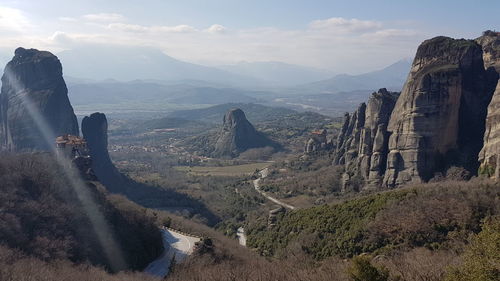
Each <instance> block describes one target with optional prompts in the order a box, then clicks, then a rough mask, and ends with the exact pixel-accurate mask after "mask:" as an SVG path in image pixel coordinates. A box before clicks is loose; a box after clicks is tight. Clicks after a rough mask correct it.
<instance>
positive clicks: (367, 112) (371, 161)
mask: <svg viewBox="0 0 500 281" xmlns="http://www.w3.org/2000/svg"><path fill="white" fill-rule="evenodd" d="M398 94H399V93H396V92H389V91H387V90H386V89H380V90H379V91H378V92H376V93H373V94H372V95H371V97H370V99H369V100H368V103H367V104H364V103H363V104H361V105H360V106H359V107H358V109H357V110H356V111H355V112H354V113H353V114H352V115H349V114H348V113H346V115H345V116H344V124H343V126H342V129H341V132H340V134H339V136H338V139H337V148H336V151H335V153H334V161H333V164H334V165H344V166H345V170H346V172H345V174H344V176H343V182H344V189H349V187H351V188H356V187H354V186H353V181H355V180H356V179H357V180H358V181H360V180H361V181H363V183H369V186H374V185H375V186H377V185H380V183H381V181H382V178H383V174H384V172H385V162H386V155H387V143H388V138H389V136H388V133H387V124H388V122H389V117H390V116H391V112H392V110H393V108H394V105H395V103H396V99H397V97H398Z"/></svg>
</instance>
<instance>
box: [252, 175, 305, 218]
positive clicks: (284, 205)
mask: <svg viewBox="0 0 500 281" xmlns="http://www.w3.org/2000/svg"><path fill="white" fill-rule="evenodd" d="M259 174H260V178H258V179H255V180H253V186H254V188H255V190H257V192H259V193H260V194H261V195H262V196H264V197H266V198H267V199H268V200H270V201H272V202H274V203H276V204H278V205H281V206H283V207H285V208H287V209H290V210H295V207H294V206H292V205H290V204H287V203H285V202H282V201H280V200H278V199H276V198H274V197H271V196H269V195H267V193H265V192H264V191H262V190H260V186H259V183H260V181H261V180H262V179H263V178H266V177H267V175H268V174H269V168H265V169H262V170H261V171H260V172H259Z"/></svg>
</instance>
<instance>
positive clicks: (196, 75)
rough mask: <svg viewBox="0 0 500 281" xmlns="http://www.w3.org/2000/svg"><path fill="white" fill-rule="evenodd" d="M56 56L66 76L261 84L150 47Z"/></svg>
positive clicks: (69, 52) (80, 50) (68, 52)
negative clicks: (175, 57) (185, 60)
mask: <svg viewBox="0 0 500 281" xmlns="http://www.w3.org/2000/svg"><path fill="white" fill-rule="evenodd" d="M57 56H58V57H59V59H60V60H61V62H62V64H63V69H64V74H65V75H68V76H72V77H79V78H86V79H93V80H105V79H116V80H120V81H132V80H137V79H156V80H161V81H178V80H185V79H189V80H204V81H209V82H217V83H222V84H224V85H239V86H242V85H245V86H249V85H252V84H255V83H258V81H257V80H256V79H253V78H250V77H244V76H240V75H237V74H233V73H230V72H227V71H224V70H221V69H217V68H213V67H208V66H202V65H197V64H192V63H187V62H184V61H180V60H177V59H174V58H172V57H170V56H168V55H166V54H165V53H163V52H162V51H160V50H158V49H154V48H148V47H125V46H120V47H118V46H97V45H94V46H86V47H81V48H75V49H72V50H66V51H62V52H60V53H58V54H57Z"/></svg>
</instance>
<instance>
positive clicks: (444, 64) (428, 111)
mask: <svg viewBox="0 0 500 281" xmlns="http://www.w3.org/2000/svg"><path fill="white" fill-rule="evenodd" d="M497 76H498V75H496V76H495V77H493V76H492V75H491V73H490V72H487V71H486V70H485V69H484V64H483V52H482V48H481V46H480V45H479V44H477V43H476V42H475V41H473V40H464V39H459V40H457V39H452V38H448V37H436V38H433V39H430V40H427V41H424V42H423V43H422V44H421V45H420V46H419V48H418V50H417V54H416V56H415V60H414V61H413V65H412V68H411V70H410V74H409V77H408V80H407V81H406V83H405V85H404V87H403V91H402V93H401V95H400V97H399V99H398V101H397V103H396V106H395V108H394V111H393V112H392V115H391V118H390V121H389V126H388V129H387V130H388V131H389V132H391V136H390V138H389V154H388V156H387V158H388V160H387V170H386V174H385V178H384V185H385V186H387V187H394V186H397V185H401V184H404V183H408V182H422V181H428V180H429V179H431V178H432V177H434V175H435V173H437V172H444V171H446V169H447V168H449V167H451V166H458V167H464V168H465V169H467V170H469V171H471V172H473V173H475V171H477V168H478V161H477V156H478V153H479V151H480V150H481V147H482V144H483V139H482V136H483V135H484V128H485V119H486V108H487V106H488V104H489V102H490V100H491V96H492V94H493V89H494V87H495V84H496V80H497V79H498V77H497Z"/></svg>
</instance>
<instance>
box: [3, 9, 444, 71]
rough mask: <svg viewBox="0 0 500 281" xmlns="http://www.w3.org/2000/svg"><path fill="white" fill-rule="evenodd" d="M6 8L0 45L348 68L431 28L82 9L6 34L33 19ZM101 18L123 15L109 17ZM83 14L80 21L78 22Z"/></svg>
mask: <svg viewBox="0 0 500 281" xmlns="http://www.w3.org/2000/svg"><path fill="white" fill-rule="evenodd" d="M4 14H6V13H5V10H2V8H0V36H2V40H1V41H0V46H9V47H12V48H15V47H17V46H20V45H23V46H33V47H37V48H40V49H49V50H55V49H59V50H60V49H65V48H72V47H74V46H80V45H82V44H85V45H88V46H92V44H103V45H109V44H116V45H126V46H149V47H154V48H158V49H162V50H163V51H165V53H167V54H169V55H171V56H173V57H175V58H178V59H181V60H185V61H190V62H195V63H203V64H210V65H217V64H231V63H234V62H238V61H282V62H287V63H292V64H299V65H306V66H312V67H319V68H325V69H330V70H332V71H335V72H351V73H359V72H364V71H370V70H374V69H377V68H381V67H383V66H386V65H388V64H390V63H391V62H393V61H397V60H399V59H400V58H403V57H410V56H413V55H414V51H415V49H416V47H417V46H418V44H419V43H420V42H421V41H422V40H423V39H426V38H429V37H430V36H431V35H433V34H434V33H432V32H431V33H423V32H421V31H418V30H414V29H412V28H411V26H412V24H407V23H394V22H392V23H388V22H379V21H370V20H362V19H347V18H329V19H318V20H315V21H312V22H310V23H309V24H306V25H304V26H303V27H301V28H294V29H284V28H277V27H257V28H252V29H236V28H228V27H226V26H222V25H220V24H213V25H210V26H208V27H206V28H197V27H194V26H191V25H187V24H179V25H144V24H139V23H137V22H132V21H130V20H125V19H124V17H123V16H121V15H118V14H105V15H118V16H102V15H103V14H95V15H100V16H90V15H86V18H87V19H88V20H84V18H83V17H84V16H80V17H76V18H59V19H56V20H54V21H53V22H51V23H50V25H47V26H44V25H43V24H41V23H36V25H35V24H33V26H36V27H37V29H29V31H27V32H26V33H22V34H10V33H8V32H6V31H5V30H6V29H9V30H25V29H24V26H26V25H28V24H30V23H29V21H28V20H27V18H26V16H24V15H23V13H22V12H21V11H18V10H16V11H15V13H10V12H9V13H8V14H9V16H10V18H9V19H6V18H4V17H2V16H3V15H4ZM12 15H15V16H12ZM97 18H100V19H99V20H97ZM90 19H92V20H93V21H90ZM104 19H106V20H111V19H121V20H120V21H116V22H115V21H109V22H107V21H104ZM81 21H83V22H84V24H75V22H76V23H78V22H81ZM71 22H73V23H72V24H71ZM56 30H59V31H56ZM228 30H230V32H228ZM436 32H437V31H436ZM214 34H224V36H214Z"/></svg>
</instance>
